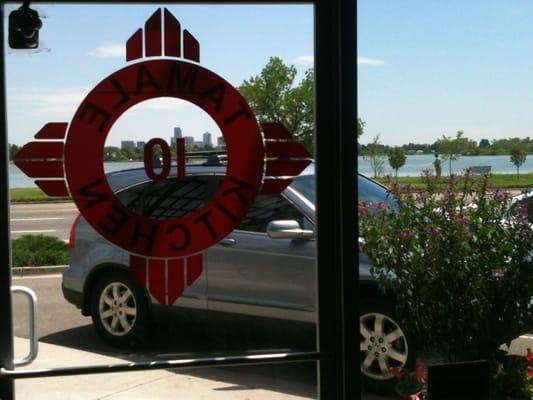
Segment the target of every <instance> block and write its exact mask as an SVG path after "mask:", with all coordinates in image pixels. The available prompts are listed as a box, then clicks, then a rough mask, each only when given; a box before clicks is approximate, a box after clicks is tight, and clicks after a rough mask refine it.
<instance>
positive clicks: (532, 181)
mask: <svg viewBox="0 0 533 400" xmlns="http://www.w3.org/2000/svg"><path fill="white" fill-rule="evenodd" d="M479 179H481V176H480V177H479ZM376 180H377V181H378V182H381V183H383V184H385V185H386V184H387V180H386V179H384V178H378V179H376ZM393 180H394V178H393ZM441 180H442V182H443V184H444V183H446V182H447V180H448V177H447V176H443V177H442V178H441ZM398 182H399V183H401V184H403V185H412V186H413V187H415V188H417V189H423V188H424V187H425V184H424V183H423V182H422V179H421V178H420V177H419V176H400V177H398ZM489 185H490V187H492V188H500V189H519V188H531V189H533V173H528V174H520V178H517V177H516V174H493V175H492V176H491V180H490V183H489Z"/></svg>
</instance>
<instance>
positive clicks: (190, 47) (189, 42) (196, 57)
mask: <svg viewBox="0 0 533 400" xmlns="http://www.w3.org/2000/svg"><path fill="white" fill-rule="evenodd" d="M183 57H185V58H187V59H188V60H192V61H196V62H200V43H198V40H196V38H195V37H194V36H193V35H191V33H190V32H189V31H188V30H187V29H185V30H184V31H183Z"/></svg>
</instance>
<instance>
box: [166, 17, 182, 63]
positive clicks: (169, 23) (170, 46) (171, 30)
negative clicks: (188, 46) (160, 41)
mask: <svg viewBox="0 0 533 400" xmlns="http://www.w3.org/2000/svg"><path fill="white" fill-rule="evenodd" d="M165 55H166V56H170V57H180V56H181V26H180V23H179V21H178V20H177V19H176V18H175V17H174V16H173V15H172V14H171V13H170V12H169V11H168V10H167V9H166V8H165Z"/></svg>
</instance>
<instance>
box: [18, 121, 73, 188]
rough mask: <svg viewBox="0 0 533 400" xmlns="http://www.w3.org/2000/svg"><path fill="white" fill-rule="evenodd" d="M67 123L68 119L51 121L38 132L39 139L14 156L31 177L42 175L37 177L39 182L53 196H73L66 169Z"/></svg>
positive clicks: (36, 182)
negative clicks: (65, 143) (66, 176)
mask: <svg viewBox="0 0 533 400" xmlns="http://www.w3.org/2000/svg"><path fill="white" fill-rule="evenodd" d="M67 126H68V124H67V123H64V122H49V123H47V124H46V125H45V126H43V127H42V128H41V130H40V131H39V132H37V134H36V135H35V139H37V141H35V142H30V143H27V144H26V145H24V147H22V149H20V150H19V151H18V152H17V154H15V157H14V158H13V162H14V163H15V165H16V166H17V167H19V168H20V169H21V171H22V172H24V173H25V174H26V175H27V176H29V177H30V178H41V179H37V180H35V184H36V185H37V186H39V187H40V188H41V189H42V191H43V192H45V193H46V194H47V195H49V196H68V195H69V191H68V188H67V185H66V183H65V179H64V177H65V172H64V170H63V152H64V144H63V139H64V138H65V136H66V134H67ZM47 139H61V141H60V140H47ZM50 178H62V179H50Z"/></svg>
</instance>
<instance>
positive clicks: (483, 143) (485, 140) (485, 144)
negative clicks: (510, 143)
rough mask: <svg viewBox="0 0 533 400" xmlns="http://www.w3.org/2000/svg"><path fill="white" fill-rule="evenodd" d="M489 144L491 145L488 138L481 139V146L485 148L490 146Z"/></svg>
mask: <svg viewBox="0 0 533 400" xmlns="http://www.w3.org/2000/svg"><path fill="white" fill-rule="evenodd" d="M489 146H490V142H489V141H488V140H487V139H481V140H480V141H479V148H481V149H483V148H485V147H489Z"/></svg>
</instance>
